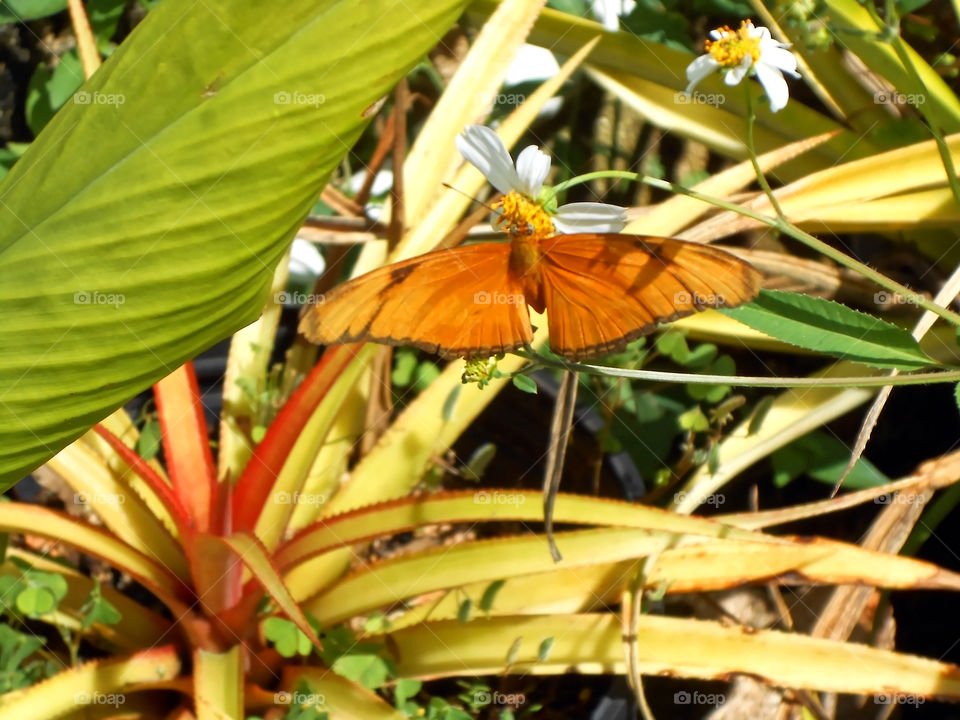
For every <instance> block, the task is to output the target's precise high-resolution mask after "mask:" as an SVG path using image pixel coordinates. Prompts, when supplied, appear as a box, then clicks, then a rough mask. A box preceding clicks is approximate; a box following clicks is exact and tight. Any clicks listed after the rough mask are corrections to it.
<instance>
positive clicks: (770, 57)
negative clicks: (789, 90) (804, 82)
mask: <svg viewBox="0 0 960 720" xmlns="http://www.w3.org/2000/svg"><path fill="white" fill-rule="evenodd" d="M760 62H762V63H766V64H767V65H770V66H772V67H775V68H777V69H778V70H781V71H783V72H785V73H790V74H791V75H793V76H794V77H800V75H799V74H797V56H796V55H794V54H793V53H792V52H790V51H789V50H786V49H784V48H782V47H761V48H760Z"/></svg>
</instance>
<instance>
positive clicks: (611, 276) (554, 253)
mask: <svg viewBox="0 0 960 720" xmlns="http://www.w3.org/2000/svg"><path fill="white" fill-rule="evenodd" d="M759 285H760V274H759V273H758V272H757V271H756V270H755V269H754V268H752V267H751V266H750V265H749V264H747V263H746V262H744V261H742V260H740V259H739V258H737V257H735V256H733V255H731V254H730V253H727V252H725V251H722V250H719V249H717V248H714V247H710V246H709V245H701V244H697V243H690V242H684V241H681V240H673V239H670V238H656V237H648V236H642V235H624V234H615V233H580V234H570V235H552V236H549V237H542V236H540V235H538V234H536V233H525V234H520V233H515V234H512V237H511V241H510V243H509V244H507V243H477V244H474V245H465V246H461V247H456V248H451V249H446V250H438V251H434V252H431V253H426V254H424V255H420V256H417V257H415V258H411V259H409V260H405V261H402V262H399V263H396V264H393V265H388V266H386V267H383V268H380V269H378V270H374V271H372V272H370V273H367V274H366V275H362V276H360V277H358V278H355V279H353V280H351V281H349V282H346V283H344V284H342V285H339V286H338V287H336V288H334V289H333V290H332V291H331V292H330V293H329V294H327V295H326V296H325V298H324V301H323V303H321V304H318V305H316V306H314V307H312V308H310V310H309V312H308V313H307V314H306V315H305V316H304V318H303V320H302V321H301V326H300V329H301V331H302V332H303V333H304V334H305V335H306V336H307V338H308V339H310V340H311V341H313V342H317V343H320V344H327V345H329V344H335V343H346V342H356V341H363V340H372V341H374V342H383V343H388V344H391V345H411V346H414V347H419V348H422V349H425V350H427V351H429V352H435V353H437V354H440V355H442V356H446V357H488V356H491V355H496V354H498V353H501V352H509V351H511V350H516V349H517V348H520V347H523V346H525V345H528V344H529V343H530V342H531V341H532V340H533V328H532V327H531V325H530V316H529V312H528V310H527V306H528V305H529V306H530V307H532V308H533V309H534V310H536V311H537V312H543V311H544V310H546V311H547V314H548V325H549V327H548V329H549V332H550V346H551V348H552V349H553V350H554V351H555V352H557V353H558V354H560V355H562V356H564V357H566V358H567V359H570V360H582V359H585V358H591V357H599V356H602V355H607V354H610V353H611V352H615V351H617V350H620V349H622V348H623V347H624V346H625V345H626V344H627V343H628V342H630V341H632V340H634V339H636V338H638V337H640V336H641V335H644V334H647V333H649V332H651V331H653V330H654V329H655V328H656V326H657V324H658V323H660V322H668V321H671V320H675V319H677V318H679V317H682V316H684V315H689V314H691V313H693V312H695V311H696V310H700V309H703V308H707V307H724V306H732V305H736V304H739V303H741V302H745V301H747V300H749V299H751V298H752V297H754V296H755V295H756V293H757V292H758V290H759Z"/></svg>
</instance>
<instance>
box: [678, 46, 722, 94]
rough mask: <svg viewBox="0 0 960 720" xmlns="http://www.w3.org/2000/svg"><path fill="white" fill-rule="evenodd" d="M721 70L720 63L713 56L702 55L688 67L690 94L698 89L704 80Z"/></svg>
mask: <svg viewBox="0 0 960 720" xmlns="http://www.w3.org/2000/svg"><path fill="white" fill-rule="evenodd" d="M718 69H720V63H718V62H717V61H716V60H714V59H713V55H711V54H710V53H707V54H706V55H701V56H700V57H698V58H697V59H696V60H694V61H693V62H692V63H690V64H689V65H687V90H686V92H690V91H691V90H693V88H694V87H696V86H697V85H698V84H699V83H700V81H701V80H703V79H704V78H705V77H707V76H708V75H710V74H712V73H715V72H716V71H717V70H718Z"/></svg>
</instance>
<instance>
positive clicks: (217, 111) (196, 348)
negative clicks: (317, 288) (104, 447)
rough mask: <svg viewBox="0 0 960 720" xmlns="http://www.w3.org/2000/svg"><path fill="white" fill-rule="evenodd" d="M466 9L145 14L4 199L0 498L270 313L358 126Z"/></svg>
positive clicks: (458, 4)
mask: <svg viewBox="0 0 960 720" xmlns="http://www.w3.org/2000/svg"><path fill="white" fill-rule="evenodd" d="M464 4H465V0H431V1H429V2H428V1H427V0H409V2H404V3H395V2H393V1H392V0H370V1H369V2H364V3H343V2H333V1H332V0H323V1H321V2H317V1H316V0H290V2H286V3H284V5H283V12H279V13H267V14H266V15H265V12H266V11H265V6H264V5H263V3H261V2H258V1H256V0H208V1H207V2H203V3H195V2H193V0H164V2H162V3H159V4H158V5H157V6H156V8H155V9H154V10H152V11H151V12H150V14H149V15H148V16H147V17H146V19H145V20H143V22H141V23H140V24H139V25H138V26H137V29H136V31H135V32H134V33H132V34H131V35H130V36H129V37H128V38H127V40H126V41H125V42H124V43H123V44H122V45H121V46H120V47H119V48H117V50H116V52H114V53H113V55H112V56H111V57H110V60H109V61H108V62H106V63H104V64H103V65H102V66H101V67H100V69H99V70H98V71H97V72H96V73H95V74H94V75H93V77H92V78H91V79H90V80H89V81H87V83H86V84H85V85H84V86H83V87H82V88H81V90H80V93H84V95H83V98H84V102H76V101H73V102H68V103H67V104H66V105H65V106H64V107H63V109H62V110H61V111H60V112H58V113H57V114H56V115H55V116H54V118H53V119H52V120H51V121H50V123H49V124H48V125H47V126H46V128H45V129H44V131H43V132H42V133H41V134H40V136H39V137H38V138H37V140H36V141H35V142H34V143H32V144H31V146H30V149H29V150H27V152H26V154H25V155H24V156H23V157H22V158H21V159H20V160H19V161H18V162H17V163H16V165H14V166H13V168H12V169H11V170H10V172H9V173H8V174H7V175H6V177H5V178H4V180H3V184H2V185H0V196H2V197H3V203H2V207H0V277H2V278H3V281H2V282H0V316H2V317H3V323H2V324H0V387H2V388H4V399H3V403H2V404H0V447H2V448H3V453H2V457H0V485H2V486H4V487H5V486H6V485H8V484H9V483H11V482H13V481H16V480H19V479H20V477H22V475H23V474H24V473H25V472H27V471H29V470H31V469H33V468H34V467H36V466H37V465H39V464H40V463H41V462H43V461H45V460H46V459H47V458H49V457H50V456H51V455H53V454H54V453H56V452H57V451H58V450H60V449H61V448H62V447H64V446H65V445H67V444H68V443H69V442H71V441H73V440H74V439H76V438H77V437H78V436H80V435H81V434H82V433H84V432H85V431H87V430H88V429H89V427H90V426H91V425H92V424H93V423H94V422H96V421H98V420H100V419H101V418H103V417H105V416H106V415H108V414H109V413H110V412H111V411H113V410H114V409H115V408H117V407H118V406H119V405H121V404H122V403H123V402H125V401H126V400H127V399H128V398H130V397H131V396H133V395H135V394H136V393H138V392H140V391H141V390H143V389H145V388H147V387H149V386H150V385H151V384H152V383H154V382H155V381H156V380H158V379H160V378H161V377H162V376H164V375H166V374H167V373H169V372H170V370H171V369H172V368H175V367H177V366H178V365H180V364H182V363H183V362H184V361H185V360H187V359H188V358H191V357H194V356H195V355H197V354H198V353H199V352H200V351H202V350H204V349H206V348H208V347H210V346H211V345H213V344H214V343H216V342H218V341H219V340H221V339H223V338H225V337H227V336H228V335H230V334H231V333H233V332H235V331H236V330H238V329H239V328H241V327H243V326H245V325H247V324H248V323H250V322H251V321H252V320H254V319H255V318H256V317H257V316H258V315H259V313H260V310H261V308H262V307H263V301H264V297H265V296H266V294H267V292H268V289H269V285H270V282H271V280H272V277H273V271H274V266H275V265H276V264H277V262H278V261H279V260H280V258H281V257H283V255H284V252H285V251H286V249H287V247H288V245H289V242H290V239H291V238H292V236H293V235H294V233H295V232H296V229H297V228H298V227H299V226H300V224H301V222H302V220H303V219H304V217H305V216H306V215H307V213H308V212H309V210H310V208H311V207H312V206H313V204H314V201H315V199H316V197H317V195H318V194H319V191H320V189H321V188H322V187H323V186H324V185H325V184H326V181H327V179H328V178H329V176H330V173H331V172H332V170H333V169H334V168H336V167H337V166H338V165H339V164H340V161H341V159H342V158H343V156H344V154H345V153H346V152H347V151H348V150H349V148H350V146H351V145H352V144H353V143H354V142H355V141H356V139H357V138H358V137H359V136H360V133H361V132H362V131H363V129H364V127H365V125H366V124H367V123H368V122H369V118H368V117H366V116H365V115H367V113H365V110H366V109H367V108H368V107H370V106H371V105H372V104H373V103H374V102H375V101H377V100H378V99H379V98H381V97H383V95H384V94H385V93H387V92H389V91H390V89H391V88H392V87H393V85H394V84H395V82H396V81H397V80H398V79H399V78H400V77H402V76H403V75H404V73H406V72H407V70H408V69H409V68H411V67H412V66H413V65H414V64H415V63H416V62H417V61H418V60H419V59H420V58H421V57H422V56H423V54H424V53H425V52H426V51H427V50H428V49H429V48H430V47H432V46H433V45H434V44H436V43H437V41H438V39H439V38H441V37H443V35H444V33H445V32H446V30H447V28H448V27H450V26H451V25H452V24H453V22H454V21H455V20H456V18H457V17H458V15H459V13H460V11H461V10H462V8H463V5H464ZM267 15H269V22H265V21H264V19H265V17H267ZM171 28H176V32H171ZM78 95H79V93H78ZM449 152H450V155H451V156H453V155H454V154H455V153H456V150H455V148H453V147H451V148H449ZM51 178H56V182H51V180H50V179H51ZM67 399H68V400H69V401H67Z"/></svg>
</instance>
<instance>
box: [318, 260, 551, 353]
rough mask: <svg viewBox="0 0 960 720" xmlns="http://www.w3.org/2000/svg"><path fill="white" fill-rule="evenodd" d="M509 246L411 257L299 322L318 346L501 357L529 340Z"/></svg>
mask: <svg viewBox="0 0 960 720" xmlns="http://www.w3.org/2000/svg"><path fill="white" fill-rule="evenodd" d="M509 258H510V246H509V245H506V244H503V243H478V244H476V245H467V246H464V247H457V248H452V249H448V250H437V251H435V252H431V253H427V254H425V255H419V256H417V257H415V258H412V259H410V260H405V261H403V262H399V263H395V264H393V265H387V266H385V267H382V268H380V269H378V270H374V271H373V272H369V273H367V274H365V275H362V276H360V277H358V278H355V279H353V280H351V281H349V282H346V283H344V284H342V285H338V286H337V287H336V288H334V289H333V290H332V291H331V292H329V293H327V294H326V295H325V296H324V298H323V301H322V302H321V303H318V304H317V305H315V306H314V307H312V308H310V310H309V312H308V313H307V314H306V315H305V316H304V317H303V319H302V320H301V321H300V331H301V332H302V333H303V334H304V335H306V337H307V339H309V340H310V341H311V342H315V343H318V344H322V345H333V344H339V343H348V342H356V341H363V340H371V341H373V342H380V343H386V344H388V345H410V346H413V347H418V348H421V349H423V350H426V351H427V352H431V353H437V354H439V355H443V356H445V357H477V356H490V355H496V354H497V353H501V352H509V351H510V350H515V349H517V348H519V347H522V346H523V345H527V344H529V343H530V342H531V341H532V340H533V332H532V330H531V327H530V315H529V312H528V311H527V305H526V302H525V301H524V296H523V289H522V287H521V285H520V283H519V282H518V281H517V280H515V279H514V278H513V277H512V276H511V274H510V273H509V272H508V266H509Z"/></svg>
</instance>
